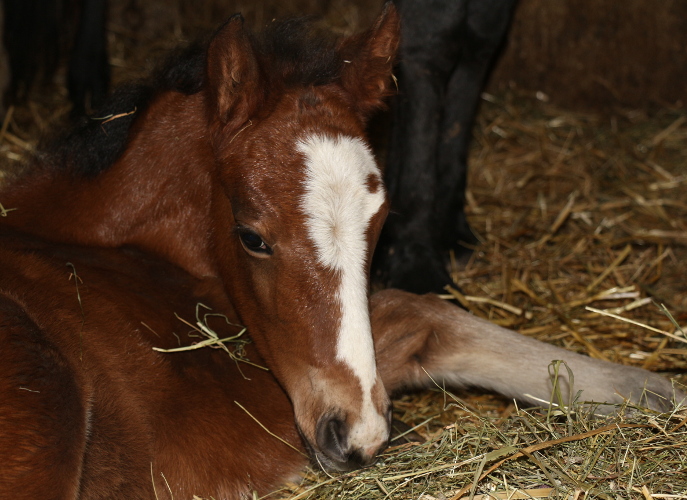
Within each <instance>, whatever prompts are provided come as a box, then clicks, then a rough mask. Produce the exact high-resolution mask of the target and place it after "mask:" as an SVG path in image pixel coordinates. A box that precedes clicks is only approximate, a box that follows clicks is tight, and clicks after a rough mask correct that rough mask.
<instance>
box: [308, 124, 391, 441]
mask: <svg viewBox="0 0 687 500" xmlns="http://www.w3.org/2000/svg"><path fill="white" fill-rule="evenodd" d="M298 150H299V151H300V152H301V153H302V154H303V155H304V156H305V159H306V162H305V163H306V167H307V169H306V181H305V196H304V197H303V200H302V202H303V210H304V212H305V214H306V216H307V218H308V232H309V236H310V238H311V239H312V241H313V242H314V244H315V248H316V249H317V257H318V260H319V261H320V263H321V264H323V265H324V266H326V267H327V268H329V269H332V270H335V271H337V272H338V273H339V275H340V277H341V283H340V286H339V290H338V293H337V296H338V299H339V302H340V304H341V324H340V327H339V335H338V339H337V345H336V350H337V359H339V360H341V361H342V362H344V363H346V364H347V365H348V366H349V367H350V368H351V370H352V371H353V373H355V375H356V376H357V377H358V379H359V380H360V385H361V387H362V390H363V405H362V415H361V421H362V422H363V423H364V425H363V426H361V427H359V426H354V427H353V428H352V429H350V434H349V444H352V445H365V444H368V443H369V441H371V440H372V441H375V440H378V436H379V434H380V431H382V432H385V431H386V428H387V424H386V419H385V418H384V417H382V416H381V415H379V413H378V412H377V411H376V410H375V408H374V405H373V403H372V396H371V393H372V387H373V386H374V384H375V381H376V379H377V367H376V364H375V358H374V346H373V343H372V330H371V328H370V313H369V304H368V296H367V276H366V258H367V250H368V248H367V240H366V231H367V228H368V226H369V224H370V220H371V219H372V217H373V216H374V215H375V214H376V213H377V212H379V209H380V208H381V206H382V204H383V203H384V199H385V194H384V190H383V189H382V187H381V186H382V185H381V173H380V171H379V168H377V164H376V163H375V160H374V158H373V156H372V153H371V151H370V150H369V148H368V147H367V146H366V145H365V143H364V142H363V141H361V140H360V139H357V138H353V137H343V136H339V137H337V138H335V139H334V138H330V137H325V136H320V135H314V136H310V137H307V138H306V139H305V140H302V141H301V142H299V144H298ZM370 175H372V176H374V177H376V178H377V180H378V181H379V188H378V189H377V190H376V192H374V193H371V192H370V187H369V185H368V179H369V177H370ZM380 444H381V443H380Z"/></svg>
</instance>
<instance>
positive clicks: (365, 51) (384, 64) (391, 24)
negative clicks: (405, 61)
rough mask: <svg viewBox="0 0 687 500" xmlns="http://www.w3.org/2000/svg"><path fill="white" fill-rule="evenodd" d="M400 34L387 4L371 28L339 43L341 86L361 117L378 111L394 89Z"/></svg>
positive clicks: (394, 13)
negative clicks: (393, 72)
mask: <svg viewBox="0 0 687 500" xmlns="http://www.w3.org/2000/svg"><path fill="white" fill-rule="evenodd" d="M400 33H401V20H400V16H399V14H398V12H397V10H396V7H395V6H394V5H393V4H392V3H391V2H387V3H386V4H385V5H384V10H383V11H382V13H381V15H380V16H379V17H378V18H377V21H376V22H375V24H374V26H372V28H370V29H369V30H368V31H366V32H364V33H362V34H360V35H354V36H352V37H349V38H345V39H344V40H343V41H342V42H341V44H340V47H339V51H340V53H341V56H342V57H343V59H344V61H345V63H344V69H343V74H342V84H343V86H344V88H345V89H346V90H348V91H349V92H350V93H351V94H352V95H353V96H354V98H355V100H356V102H357V103H358V106H359V111H360V112H361V114H362V115H363V116H366V115H368V114H369V113H370V112H371V111H373V110H374V109H375V108H378V107H379V106H380V105H381V104H382V100H383V99H384V97H386V96H387V95H389V94H391V93H392V92H393V90H394V87H392V84H391V80H392V70H393V65H394V60H395V58H396V52H397V50H398V44H399V41H400V37H401V34H400Z"/></svg>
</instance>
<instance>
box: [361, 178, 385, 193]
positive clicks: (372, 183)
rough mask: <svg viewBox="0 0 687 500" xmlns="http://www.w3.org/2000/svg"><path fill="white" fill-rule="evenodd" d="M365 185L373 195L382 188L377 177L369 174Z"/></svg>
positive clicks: (380, 181)
mask: <svg viewBox="0 0 687 500" xmlns="http://www.w3.org/2000/svg"><path fill="white" fill-rule="evenodd" d="M365 184H366V185H367V189H368V190H369V191H370V193H372V194H375V193H376V192H377V191H379V189H380V187H381V186H382V180H381V178H380V177H379V175H375V174H370V175H368V176H367V180H366V181H365Z"/></svg>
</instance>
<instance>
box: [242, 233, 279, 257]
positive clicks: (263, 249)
mask: <svg viewBox="0 0 687 500" xmlns="http://www.w3.org/2000/svg"><path fill="white" fill-rule="evenodd" d="M239 239H240V240H241V244H242V245H243V247H244V248H245V249H246V250H248V251H249V252H252V253H257V254H262V255H272V249H271V248H270V247H269V246H268V245H267V243H265V242H264V241H262V238H261V237H260V236H259V235H258V234H257V233H254V232H253V231H251V230H249V229H240V230H239Z"/></svg>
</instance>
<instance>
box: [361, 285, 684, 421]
mask: <svg viewBox="0 0 687 500" xmlns="http://www.w3.org/2000/svg"><path fill="white" fill-rule="evenodd" d="M371 315H372V330H373V334H374V337H375V346H376V351H377V360H378V366H379V370H380V372H381V374H382V379H383V380H384V384H385V386H386V388H387V390H389V391H390V392H398V391H400V390H403V389H414V388H421V387H429V386H431V385H432V384H433V383H434V382H433V381H436V383H438V384H446V385H447V386H453V387H466V386H476V387H481V388H484V389H487V390H492V391H495V392H498V393H500V394H503V395H505V396H508V397H512V398H516V399H518V400H520V401H524V402H526V403H533V404H537V405H541V404H542V402H547V401H551V400H552V388H553V382H552V376H551V375H550V370H551V367H550V365H551V363H552V361H555V360H562V361H565V364H566V365H567V367H568V368H569V369H570V371H571V372H572V374H573V377H572V378H571V377H570V376H569V373H568V370H566V369H565V368H564V367H563V366H562V365H561V367H560V369H559V370H558V371H557V373H558V378H557V387H558V389H559V391H560V394H561V396H562V397H561V398H560V399H562V402H563V403H568V402H569V401H572V400H573V399H574V398H575V397H576V396H577V395H578V393H579V397H578V398H577V399H578V400H579V401H589V402H592V401H593V402H598V403H622V402H623V401H624V400H629V401H630V402H633V403H639V404H642V405H646V406H648V407H650V408H653V409H657V410H666V409H669V408H671V407H672V405H673V403H672V401H673V399H675V400H676V401H677V402H680V401H681V400H683V399H684V398H685V394H684V393H682V392H681V391H679V390H674V388H673V385H672V384H671V382H670V381H669V380H667V379H665V378H663V377H661V376H659V375H656V374H654V373H651V372H649V371H647V370H643V369H640V368H634V367H630V366H623V365H619V364H615V363H610V362H607V361H601V360H598V359H593V358H590V357H587V356H583V355H581V354H577V353H574V352H571V351H567V350H565V349H561V348H559V347H555V346H553V345H549V344H546V343H543V342H539V341H537V340H534V339H531V338H528V337H525V336H523V335H520V334H518V333H516V332H514V331H511V330H507V329H505V328H501V327H499V326H497V325H495V324H493V323H490V322H489V321H486V320H483V319H480V318H478V317H476V316H474V315H472V314H470V313H468V312H466V311H464V310H462V309H460V308H458V307H456V306H454V305H452V304H450V303H447V302H445V301H442V300H441V299H439V298H438V297H436V296H434V295H414V294H410V293H407V292H402V291H400V290H385V291H383V292H380V293H377V294H375V295H374V296H373V297H372V299H371ZM556 399H558V398H554V402H558V401H556ZM597 411H599V412H604V411H607V412H608V411H612V408H610V407H604V406H600V407H599V408H598V410H597Z"/></svg>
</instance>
